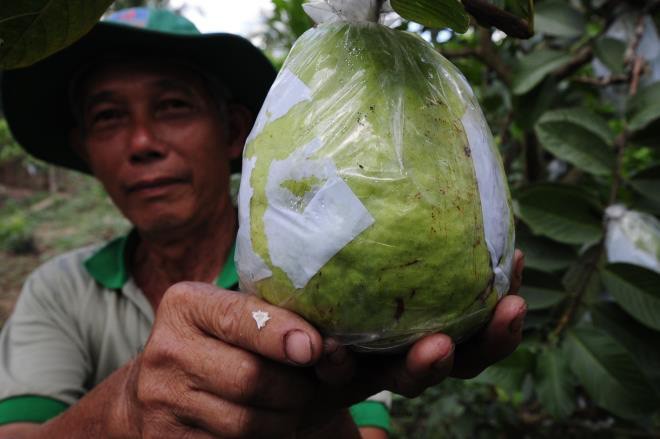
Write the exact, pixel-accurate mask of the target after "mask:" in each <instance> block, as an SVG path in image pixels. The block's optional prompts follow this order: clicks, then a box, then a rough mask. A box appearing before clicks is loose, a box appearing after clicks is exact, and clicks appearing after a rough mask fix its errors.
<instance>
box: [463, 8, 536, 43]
mask: <svg viewBox="0 0 660 439" xmlns="http://www.w3.org/2000/svg"><path fill="white" fill-rule="evenodd" d="M463 6H465V10H466V11H468V13H469V14H470V15H472V16H473V17H474V18H475V19H476V20H477V23H479V24H480V25H482V26H484V27H491V26H494V27H496V28H498V29H500V30H501V31H502V32H504V33H505V34H507V35H509V36H510V37H514V38H523V39H527V38H531V37H532V36H533V35H534V32H533V30H532V28H531V26H530V24H529V23H528V22H527V21H525V20H523V19H522V18H519V17H516V16H515V15H513V14H511V13H509V12H506V11H504V10H502V9H500V8H498V7H496V6H494V5H492V4H490V3H488V2H487V1H486V0H463Z"/></svg>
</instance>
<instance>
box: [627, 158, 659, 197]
mask: <svg viewBox="0 0 660 439" xmlns="http://www.w3.org/2000/svg"><path fill="white" fill-rule="evenodd" d="M628 183H630V185H631V186H632V187H634V188H635V189H636V190H637V191H638V192H640V193H641V194H642V195H644V196H645V197H648V198H651V199H653V200H655V201H658V202H660V165H654V166H651V167H648V168H646V169H642V170H641V171H639V172H636V173H635V174H633V175H631V176H630V180H629V181H628Z"/></svg>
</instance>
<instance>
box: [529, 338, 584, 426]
mask: <svg viewBox="0 0 660 439" xmlns="http://www.w3.org/2000/svg"><path fill="white" fill-rule="evenodd" d="M534 381H535V384H536V386H535V387H536V392H537V394H538V397H539V401H540V402H541V404H542V405H543V407H544V408H545V409H546V410H547V411H548V413H550V414H551V415H552V416H553V417H555V418H559V419H564V418H567V417H568V416H569V415H570V414H571V413H573V411H574V410H575V389H574V386H573V383H574V378H573V375H572V373H571V370H570V368H569V365H568V361H567V359H566V357H565V356H564V353H563V352H562V351H560V350H559V349H557V348H548V349H545V350H544V351H543V352H541V354H540V355H539V357H538V359H537V361H536V370H535V373H534Z"/></svg>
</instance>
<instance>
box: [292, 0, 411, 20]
mask: <svg viewBox="0 0 660 439" xmlns="http://www.w3.org/2000/svg"><path fill="white" fill-rule="evenodd" d="M303 9H304V10H305V13H307V15H309V17H310V18H311V19H312V20H314V21H315V22H316V23H318V24H321V23H331V22H335V21H349V22H371V23H380V24H383V25H385V26H391V25H393V24H394V23H396V22H397V21H399V20H400V17H399V16H398V15H397V14H396V13H395V12H394V10H393V9H392V6H391V5H390V1H389V0H308V1H307V3H305V4H303Z"/></svg>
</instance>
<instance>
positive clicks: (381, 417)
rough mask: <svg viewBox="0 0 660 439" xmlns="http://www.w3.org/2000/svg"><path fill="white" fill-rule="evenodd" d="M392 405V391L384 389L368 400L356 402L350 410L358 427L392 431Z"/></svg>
mask: <svg viewBox="0 0 660 439" xmlns="http://www.w3.org/2000/svg"><path fill="white" fill-rule="evenodd" d="M391 406H392V394H391V392H388V391H383V392H380V393H377V394H376V395H373V396H371V397H370V398H369V399H367V400H366V401H362V402H360V403H358V404H355V405H354V406H352V407H351V408H350V412H351V416H352V417H353V421H355V424H356V425H357V426H358V427H377V428H381V429H383V430H385V431H387V432H388V433H390V432H391V430H392V425H391V419H390V408H391Z"/></svg>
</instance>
